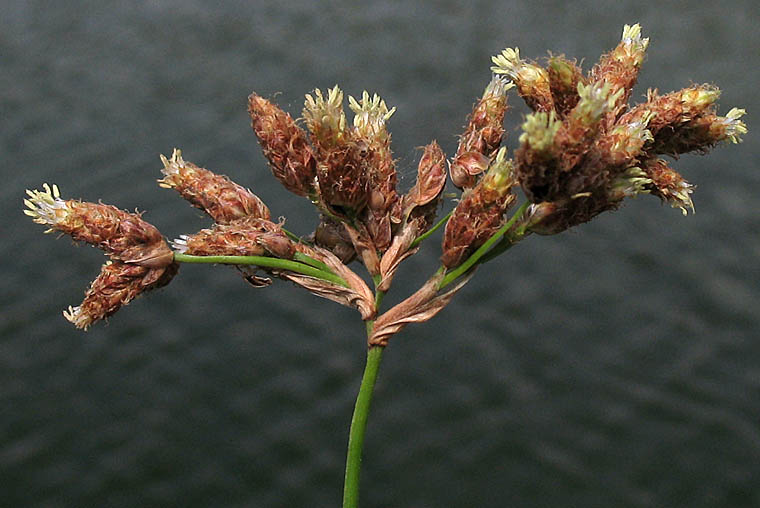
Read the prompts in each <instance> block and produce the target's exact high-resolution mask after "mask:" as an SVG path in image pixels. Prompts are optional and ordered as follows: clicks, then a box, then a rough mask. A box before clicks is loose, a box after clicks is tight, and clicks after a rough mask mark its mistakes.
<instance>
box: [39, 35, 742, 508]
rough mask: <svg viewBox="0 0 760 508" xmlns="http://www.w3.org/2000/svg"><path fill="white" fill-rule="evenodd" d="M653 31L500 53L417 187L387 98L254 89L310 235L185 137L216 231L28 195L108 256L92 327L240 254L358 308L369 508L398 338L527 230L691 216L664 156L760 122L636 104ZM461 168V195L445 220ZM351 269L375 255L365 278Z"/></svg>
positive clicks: (95, 294) (86, 314)
mask: <svg viewBox="0 0 760 508" xmlns="http://www.w3.org/2000/svg"><path fill="white" fill-rule="evenodd" d="M648 43H649V40H648V39H647V38H643V37H642V35H641V29H640V27H639V25H638V24H635V25H631V26H628V25H626V26H625V27H624V29H623V36H622V39H621V41H620V43H619V44H618V45H617V46H616V47H615V48H614V49H613V50H612V51H610V52H609V53H606V54H604V55H603V56H602V57H601V58H600V60H599V61H598V62H597V63H596V64H595V65H594V66H593V67H591V69H590V70H589V71H588V72H584V71H583V70H582V69H581V67H580V66H579V65H578V64H577V63H576V61H574V60H570V59H568V58H565V57H564V56H550V57H549V58H548V59H547V60H546V61H545V63H544V64H543V65H541V64H539V63H538V62H535V61H529V60H525V59H523V58H522V57H521V56H520V52H519V49H518V48H507V49H505V50H504V51H502V52H501V53H500V54H499V55H497V56H494V57H493V58H492V61H493V67H491V71H492V73H493V74H492V77H491V80H490V82H489V83H488V85H487V86H486V88H485V90H484V92H483V94H482V96H481V97H480V98H479V99H478V100H477V101H476V103H475V105H474V106H473V109H472V113H471V114H470V116H469V119H468V122H467V125H466V127H465V130H464V132H463V133H462V134H461V136H460V137H459V144H458V147H457V150H456V153H454V154H453V155H452V156H451V157H447V156H446V154H444V152H443V150H442V149H441V147H440V146H439V145H438V143H436V142H435V141H431V142H430V143H429V144H428V145H427V146H425V147H424V148H423V149H422V154H421V157H420V159H419V163H418V166H417V178H416V181H415V183H414V185H413V186H412V187H411V189H408V190H406V192H403V193H402V192H401V191H400V189H399V188H398V186H397V176H396V162H397V161H396V160H395V159H394V158H393V154H392V152H391V147H390V141H391V136H390V134H389V133H388V130H387V123H388V121H389V119H390V118H391V116H392V115H393V113H394V111H395V108H389V107H388V106H387V105H386V103H385V101H384V100H382V99H381V98H380V97H379V96H378V95H376V94H373V95H370V94H369V93H367V92H363V93H362V95H361V97H359V98H358V99H355V98H353V97H348V106H349V108H350V110H351V111H352V112H353V119H352V121H349V119H348V118H347V115H346V113H345V111H344V96H343V92H342V91H341V90H340V88H338V87H337V86H335V87H334V88H332V89H329V90H326V91H324V92H323V91H321V90H319V89H316V90H314V91H313V92H312V93H310V94H307V95H306V100H305V103H304V109H303V111H302V113H301V118H300V119H299V120H295V119H293V117H291V115H290V114H288V113H287V112H285V111H284V110H282V109H280V108H279V107H278V106H277V105H276V104H274V103H273V102H272V101H270V100H269V99H266V98H264V97H261V96H259V95H257V94H256V93H253V94H251V96H250V97H249V98H248V111H249V113H250V117H251V126H252V128H253V132H254V134H255V136H256V138H257V139H258V141H259V143H260V145H261V148H262V150H263V153H264V156H265V157H266V159H267V161H268V163H269V167H270V169H271V171H272V174H273V175H274V176H275V178H277V180H279V181H280V183H282V185H283V186H284V187H285V188H286V189H287V190H288V191H290V192H293V193H295V194H297V195H298V196H302V197H304V198H306V199H308V200H309V201H311V202H312V203H313V205H314V206H315V208H316V210H317V212H318V215H319V222H318V225H317V226H316V228H315V230H314V232H313V233H311V234H309V235H308V236H298V235H296V234H293V233H292V232H290V231H288V230H287V229H285V227H284V223H283V221H282V220H280V221H274V220H272V216H271V214H270V211H269V208H268V207H267V205H266V204H265V203H264V202H263V201H262V200H261V199H260V198H259V197H258V196H256V195H255V194H254V193H253V192H251V191H250V190H249V189H247V188H245V187H243V186H241V185H238V184H236V183H235V182H233V181H231V180H230V179H229V178H227V177H225V176H222V175H219V174H217V173H214V172H212V171H210V170H208V169H204V168H202V167H200V166H198V165H196V164H193V163H192V162H189V161H187V160H185V159H184V158H183V156H182V153H181V152H180V150H177V149H175V150H174V152H173V154H172V155H171V157H165V156H163V155H162V156H161V161H162V163H163V167H162V169H161V172H162V174H163V175H162V178H161V179H160V180H158V183H159V185H160V186H161V187H163V188H166V189H170V190H174V191H175V192H177V193H178V194H179V195H180V196H182V197H183V198H184V199H186V200H187V201H189V202H190V204H192V205H193V206H195V207H197V208H200V209H201V210H203V211H205V212H206V213H207V214H208V215H209V216H210V217H211V218H212V219H213V221H214V225H213V226H212V227H211V228H208V229H202V230H200V231H198V232H197V233H194V234H190V235H180V236H179V237H178V238H177V239H175V240H173V241H172V242H171V243H168V242H167V241H166V240H165V239H164V236H163V235H162V234H161V233H160V232H159V231H158V230H157V229H156V228H155V227H154V226H152V225H151V224H149V223H148V222H146V221H145V220H144V219H143V218H142V217H141V215H140V214H138V213H130V212H126V211H122V210H119V209H118V208H116V207H113V206H109V205H106V204H102V203H89V202H83V201H79V200H66V199H63V198H62V197H61V195H60V193H59V190H58V187H57V186H55V185H52V186H49V185H48V184H44V185H43V187H42V190H31V191H27V194H28V198H27V199H25V200H24V203H25V205H26V209H25V210H24V212H25V213H26V214H27V215H30V216H31V217H32V218H33V220H34V221H35V222H37V223H39V224H43V225H45V226H47V227H48V228H49V229H48V231H59V232H63V233H67V234H69V235H71V237H72V238H73V239H74V240H81V241H84V242H87V243H90V244H92V245H94V246H97V247H99V248H101V249H102V250H104V251H105V253H106V255H107V256H108V258H109V259H108V261H107V262H106V263H105V264H104V265H103V267H102V268H101V271H100V274H99V275H98V276H97V278H96V279H95V280H94V281H93V282H92V283H91V285H90V287H89V289H87V291H86V293H85V297H84V301H83V302H82V303H81V304H80V305H78V306H76V307H69V308H68V309H67V310H65V311H64V312H63V315H64V317H65V318H66V319H67V320H69V321H70V322H71V323H73V324H74V325H75V326H76V327H77V328H80V329H83V330H86V329H87V328H88V327H90V326H91V325H92V324H93V323H95V322H97V321H100V320H104V319H106V318H108V317H109V316H111V315H113V314H114V313H115V312H116V311H117V310H119V309H120V308H121V307H122V306H124V305H126V304H127V303H129V302H130V301H131V300H132V299H134V298H135V297H137V296H139V295H140V294H142V293H144V292H147V291H149V290H151V289H155V288H158V287H162V286H165V285H166V284H168V283H169V282H170V281H171V280H172V278H173V277H174V276H175V275H176V274H177V273H178V269H179V266H180V264H182V263H207V264H227V265H233V266H235V267H237V269H238V270H239V271H240V273H241V274H242V276H243V278H244V280H246V281H247V282H248V283H250V284H251V285H253V286H257V287H264V286H267V285H269V284H271V283H272V278H277V279H283V280H287V281H290V282H292V283H293V284H295V285H296V286H300V287H302V288H304V289H306V290H307V291H309V292H311V293H313V294H315V295H318V296H321V297H324V298H328V299H330V300H333V301H335V302H338V303H340V304H343V305H347V306H350V307H353V308H355V309H356V310H357V311H358V312H359V315H360V317H361V319H362V320H363V321H364V322H365V324H366V331H367V357H366V367H365V371H364V375H363V377H362V381H361V385H360V388H359V393H358V396H357V399H356V405H355V409H354V413H353V417H352V419H351V426H350V431H349V440H348V452H347V460H346V470H345V483H344V497H343V506H344V507H355V506H357V505H358V496H359V474H360V466H361V458H362V448H363V442H364V435H365V429H366V425H367V419H368V415H369V409H370V403H371V400H372V393H373V388H374V386H375V382H376V379H377V374H378V369H379V366H380V361H381V359H382V355H383V351H384V349H385V348H386V347H387V346H388V344H389V341H390V339H391V338H392V337H394V336H395V335H396V334H397V333H398V332H400V331H401V330H402V329H403V328H404V327H406V326H407V325H409V324H411V323H421V322H424V321H427V320H429V319H431V318H432V317H433V316H435V315H436V314H437V313H438V312H440V311H441V310H442V309H443V308H444V307H445V306H446V305H448V304H449V302H450V301H451V300H452V298H453V297H454V295H455V294H456V293H457V292H458V291H459V290H460V289H461V288H462V287H463V286H464V285H465V284H467V282H469V281H470V279H471V278H472V277H473V276H474V275H475V273H476V272H477V271H478V269H480V267H481V265H483V264H485V263H486V262H488V261H491V260H493V259H494V258H496V257H498V256H500V255H502V254H503V253H505V252H506V251H507V250H508V249H509V248H510V247H512V246H513V245H515V244H517V243H518V242H520V241H522V240H524V239H525V238H527V237H529V236H533V235H554V234H557V233H560V232H562V231H565V230H567V229H569V228H571V227H573V226H576V225H578V224H582V223H585V222H587V221H589V220H591V219H592V218H594V217H595V216H597V215H599V214H600V213H602V212H605V211H608V210H615V209H617V208H619V207H620V205H621V204H622V203H623V201H624V200H625V199H626V198H628V197H632V196H637V195H639V194H651V195H653V196H656V197H658V198H660V200H662V201H663V202H665V203H668V204H669V205H671V206H673V207H675V208H678V209H680V210H681V211H682V212H683V213H684V214H687V212H688V211H689V210H693V203H692V200H691V194H692V191H693V186H692V185H691V184H689V183H688V182H687V181H686V180H685V179H684V178H683V177H682V176H681V175H680V174H679V173H677V172H676V171H675V170H674V169H673V168H672V167H671V163H670V161H669V160H668V159H665V158H663V157H669V158H670V159H677V158H678V156H679V155H680V154H683V153H687V152H697V153H706V152H708V151H709V150H710V149H711V148H712V147H713V146H715V145H716V144H718V143H721V142H723V141H727V142H732V143H738V142H740V141H741V135H743V134H745V133H746V132H747V128H746V125H745V123H744V122H743V121H742V120H741V117H742V116H743V115H744V113H745V112H744V110H742V109H737V108H733V109H731V110H730V111H728V113H726V114H725V115H724V116H721V115H719V114H718V112H717V106H716V101H717V99H718V96H719V95H720V92H719V90H718V89H717V88H716V87H715V86H712V85H692V86H689V87H688V88H684V89H682V90H679V91H676V92H670V93H666V94H660V93H659V92H658V91H657V90H655V89H650V90H649V91H648V93H647V95H646V101H644V102H642V103H639V104H636V105H633V106H631V105H629V99H630V96H631V91H632V89H633V86H634V85H635V83H636V81H637V76H638V72H639V69H640V67H641V64H642V62H643V60H644V55H645V51H646V49H647V46H648ZM512 90H514V91H515V92H516V93H517V94H518V95H519V96H520V97H521V98H522V99H523V100H524V101H525V102H526V103H527V105H528V106H529V107H530V109H531V110H532V112H531V113H530V114H528V115H527V116H525V118H524V119H523V123H522V133H521V134H520V136H519V143H518V146H517V148H516V150H514V152H513V153H512V156H511V157H509V153H508V152H507V148H506V147H505V146H503V142H504V138H505V135H504V127H503V122H504V117H505V114H506V112H507V109H508V105H507V97H508V95H509V94H510V92H512ZM303 126H305V128H304V127H303ZM449 180H450V181H451V183H452V184H453V185H454V186H455V187H457V188H458V189H459V190H461V195H459V196H458V198H457V199H456V201H455V203H456V204H455V206H454V207H453V210H451V211H450V212H448V213H446V214H445V215H444V216H443V217H442V218H441V219H437V216H438V214H439V212H440V211H441V209H442V208H443V207H444V204H445V203H444V201H445V200H444V199H443V191H444V187H445V186H446V183H447V181H449ZM518 188H520V189H521V190H522V193H521V194H522V195H523V196H524V200H523V203H522V204H518V201H519V198H518V194H517V193H516V190H517V189H518ZM439 229H443V234H442V236H443V241H442V244H441V256H440V260H441V263H440V266H439V267H437V268H434V269H432V270H431V276H430V278H429V279H428V280H427V281H426V282H425V283H424V284H423V285H422V286H421V287H420V288H419V289H418V290H417V291H416V292H414V293H413V294H412V295H411V296H409V297H408V298H406V299H404V300H403V301H401V302H400V303H398V304H397V305H395V306H393V307H392V308H389V309H384V308H383V307H382V302H383V296H384V295H385V294H386V293H387V292H388V291H389V290H390V289H391V286H392V283H393V279H394V275H395V274H396V271H397V269H398V267H399V266H400V265H401V263H403V262H404V261H405V260H406V259H407V258H409V257H410V256H413V255H414V254H415V253H416V252H418V251H419V250H420V249H421V248H422V247H423V243H430V242H429V241H428V240H429V239H430V238H431V235H432V233H433V232H435V231H436V230H439ZM426 247H427V245H426ZM352 262H353V264H352ZM351 266H358V267H362V268H363V269H364V270H365V271H366V272H367V277H366V278H363V277H361V276H359V275H358V274H357V273H356V272H355V271H354V269H352V268H350V267H351Z"/></svg>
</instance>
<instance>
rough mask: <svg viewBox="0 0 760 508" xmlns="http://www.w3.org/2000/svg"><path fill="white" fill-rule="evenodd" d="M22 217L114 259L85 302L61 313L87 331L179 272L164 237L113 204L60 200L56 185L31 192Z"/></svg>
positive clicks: (133, 215)
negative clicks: (24, 216) (100, 250)
mask: <svg viewBox="0 0 760 508" xmlns="http://www.w3.org/2000/svg"><path fill="white" fill-rule="evenodd" d="M27 194H28V196H29V197H28V199H25V200H24V204H25V205H26V207H27V208H26V209H25V210H24V213H25V214H27V215H29V216H31V217H32V219H33V220H34V222H36V223H38V224H43V225H45V226H48V228H49V229H48V230H47V231H48V232H51V231H60V232H62V233H66V234H68V235H70V236H71V237H72V238H73V239H74V240H77V241H82V242H86V243H89V244H90V245H93V246H95V247H98V248H100V249H102V250H103V251H104V252H105V253H106V254H107V255H108V256H109V257H110V258H111V261H109V262H108V263H106V264H105V265H103V267H102V269H101V272H100V275H99V276H98V277H97V278H96V279H95V281H93V283H92V284H91V286H90V288H89V289H88V290H87V292H86V294H85V299H84V301H83V302H82V304H81V305H79V306H77V307H69V309H68V310H67V311H64V313H63V315H64V317H66V319H68V320H69V321H71V322H72V323H74V325H75V326H77V327H78V328H82V329H87V328H88V327H89V326H90V325H91V324H92V323H94V322H96V321H99V320H101V319H105V318H106V317H108V316H110V315H112V314H113V313H115V312H116V311H117V310H119V308H120V307H121V306H123V305H126V304H127V303H129V302H130V301H131V300H133V299H134V298H135V297H137V296H138V295H140V294H141V293H144V292H146V291H149V290H151V289H155V288H158V287H161V286H164V285H166V284H168V283H169V281H171V279H172V278H173V277H174V275H175V274H176V273H177V269H178V265H177V264H176V263H174V254H173V253H172V251H171V249H170V248H169V246H168V245H167V244H166V242H165V241H164V238H163V236H161V233H159V231H158V229H156V228H155V227H154V226H153V225H152V224H149V223H148V222H146V221H145V220H143V219H142V217H141V216H140V215H139V214H137V213H130V212H125V211H123V210H119V209H118V208H116V207H115V206H110V205H104V204H102V203H88V202H85V201H78V200H64V199H62V198H61V195H60V191H59V190H58V186H56V185H53V186H52V187H51V186H49V185H48V184H44V185H43V190H41V191H40V190H28V191H27Z"/></svg>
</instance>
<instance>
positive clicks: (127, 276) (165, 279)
mask: <svg viewBox="0 0 760 508" xmlns="http://www.w3.org/2000/svg"><path fill="white" fill-rule="evenodd" d="M178 268H179V265H178V264H176V263H171V264H168V265H166V266H164V267H161V268H148V267H146V266H140V265H135V264H129V263H122V262H118V261H116V262H109V263H106V264H105V265H103V267H102V268H101V271H100V275H98V277H97V278H96V279H95V280H94V281H93V282H92V284H91V285H90V288H89V289H88V290H87V292H86V293H85V298H84V301H83V302H82V304H81V305H79V306H78V307H69V308H68V310H66V311H64V312H63V315H64V317H65V318H66V319H67V320H69V321H70V322H71V323H73V324H74V325H75V326H76V327H77V328H80V329H83V330H86V329H87V328H89V326H90V325H92V324H93V323H95V322H96V321H100V320H102V319H105V318H107V317H109V316H111V315H113V314H114V313H115V312H116V311H118V310H119V309H120V308H121V307H122V306H124V305H127V304H128V303H129V302H130V301H132V300H133V299H135V298H136V297H137V296H139V295H140V294H142V293H145V292H147V291H150V290H152V289H156V288H160V287H162V286H165V285H166V284H168V283H169V281H171V279H172V278H173V277H174V275H175V274H176V273H177V270H178Z"/></svg>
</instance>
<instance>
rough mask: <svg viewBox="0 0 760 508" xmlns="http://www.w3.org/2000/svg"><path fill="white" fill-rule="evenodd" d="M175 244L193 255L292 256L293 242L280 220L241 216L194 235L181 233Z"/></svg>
mask: <svg viewBox="0 0 760 508" xmlns="http://www.w3.org/2000/svg"><path fill="white" fill-rule="evenodd" d="M174 247H175V248H176V249H177V250H179V251H180V252H183V253H185V254H190V255H194V256H274V257H278V258H283V259H292V258H293V255H294V254H295V242H293V241H292V240H290V239H289V238H288V237H287V235H286V234H285V233H284V232H283V231H282V228H281V226H280V225H279V224H275V223H274V222H271V221H268V220H265V219H257V218H254V217H244V218H242V219H239V220H237V221H234V222H231V223H229V224H215V225H214V227H212V228H210V229H202V230H201V231H199V232H198V233H195V234H194V235H183V236H181V237H180V238H179V239H177V240H175V241H174Z"/></svg>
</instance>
